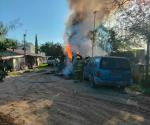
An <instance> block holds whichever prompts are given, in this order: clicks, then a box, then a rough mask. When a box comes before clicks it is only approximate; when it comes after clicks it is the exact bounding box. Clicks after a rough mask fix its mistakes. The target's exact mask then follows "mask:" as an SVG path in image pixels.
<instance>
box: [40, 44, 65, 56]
mask: <svg viewBox="0 0 150 125" xmlns="http://www.w3.org/2000/svg"><path fill="white" fill-rule="evenodd" d="M40 50H41V51H42V52H45V54H46V56H52V57H59V56H63V55H64V53H63V47H62V46H61V44H59V43H53V42H46V43H45V44H43V45H41V47H40Z"/></svg>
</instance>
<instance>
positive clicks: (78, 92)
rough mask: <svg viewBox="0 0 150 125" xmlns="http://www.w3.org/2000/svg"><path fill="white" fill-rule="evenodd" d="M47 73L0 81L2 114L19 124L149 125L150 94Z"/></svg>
mask: <svg viewBox="0 0 150 125" xmlns="http://www.w3.org/2000/svg"><path fill="white" fill-rule="evenodd" d="M46 72H47V71H41V72H38V73H26V74H24V75H23V76H19V77H14V78H7V79H6V80H5V82H3V83H0V113H3V114H4V115H9V117H11V118H13V120H14V122H15V123H17V124H18V125H150V98H149V97H146V96H142V95H134V94H129V93H124V92H122V91H119V90H117V89H112V88H98V89H92V88H90V87H89V84H88V83H86V82H82V83H76V82H74V81H72V80H65V79H63V78H61V77H56V76H53V75H51V74H47V73H46Z"/></svg>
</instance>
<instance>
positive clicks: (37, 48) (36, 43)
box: [35, 35, 39, 54]
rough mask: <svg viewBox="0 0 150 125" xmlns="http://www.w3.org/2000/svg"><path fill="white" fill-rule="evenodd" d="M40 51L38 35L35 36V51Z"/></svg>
mask: <svg viewBox="0 0 150 125" xmlns="http://www.w3.org/2000/svg"><path fill="white" fill-rule="evenodd" d="M38 51H39V47H38V39H37V35H36V36H35V53H36V54H38Z"/></svg>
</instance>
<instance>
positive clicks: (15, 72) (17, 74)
mask: <svg viewBox="0 0 150 125" xmlns="http://www.w3.org/2000/svg"><path fill="white" fill-rule="evenodd" d="M47 67H48V64H41V65H39V66H38V67H37V68H33V69H27V70H23V71H14V72H9V73H8V75H9V76H11V77H16V76H21V75H23V74H24V73H30V72H38V71H40V70H42V69H45V68H47Z"/></svg>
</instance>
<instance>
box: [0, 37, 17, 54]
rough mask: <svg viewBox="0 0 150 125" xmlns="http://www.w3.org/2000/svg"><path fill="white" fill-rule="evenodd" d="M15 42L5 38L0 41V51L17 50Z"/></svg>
mask: <svg viewBox="0 0 150 125" xmlns="http://www.w3.org/2000/svg"><path fill="white" fill-rule="evenodd" d="M17 43H18V42H17V41H16V40H14V39H8V38H5V39H4V40H3V41H0V50H3V51H4V50H6V49H7V48H9V49H13V50H14V49H16V48H17Z"/></svg>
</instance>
